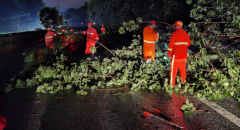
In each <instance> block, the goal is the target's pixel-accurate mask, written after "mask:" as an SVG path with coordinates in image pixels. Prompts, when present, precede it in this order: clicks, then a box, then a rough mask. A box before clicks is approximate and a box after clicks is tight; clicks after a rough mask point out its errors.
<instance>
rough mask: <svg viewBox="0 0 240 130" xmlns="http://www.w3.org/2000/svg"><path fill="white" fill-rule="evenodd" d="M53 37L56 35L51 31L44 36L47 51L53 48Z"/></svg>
mask: <svg viewBox="0 0 240 130" xmlns="http://www.w3.org/2000/svg"><path fill="white" fill-rule="evenodd" d="M54 36H56V34H55V33H54V32H53V31H51V30H49V31H48V32H47V33H46V35H45V43H46V47H48V48H49V49H52V48H53V37H54Z"/></svg>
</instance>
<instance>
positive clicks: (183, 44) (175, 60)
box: [167, 21, 191, 86]
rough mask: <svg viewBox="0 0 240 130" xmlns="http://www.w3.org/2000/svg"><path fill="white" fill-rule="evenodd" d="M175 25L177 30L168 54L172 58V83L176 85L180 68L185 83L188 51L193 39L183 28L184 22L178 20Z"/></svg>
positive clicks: (172, 37)
mask: <svg viewBox="0 0 240 130" xmlns="http://www.w3.org/2000/svg"><path fill="white" fill-rule="evenodd" d="M173 25H174V29H175V30H176V31H175V32H173V33H172V34H171V38H170V41H169V46H168V52H167V56H168V58H169V59H171V66H170V72H169V76H170V84H171V85H172V86H175V77H176V75H177V70H178V69H179V70H180V75H181V78H182V84H185V81H186V61H187V51H188V47H189V46H190V45H191V40H190V37H189V35H188V34H187V33H186V32H185V31H184V30H183V29H182V25H183V23H182V22H181V21H176V22H175V24H173Z"/></svg>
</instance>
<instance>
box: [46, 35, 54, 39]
mask: <svg viewBox="0 0 240 130" xmlns="http://www.w3.org/2000/svg"><path fill="white" fill-rule="evenodd" d="M48 38H53V36H49V37H45V39H48Z"/></svg>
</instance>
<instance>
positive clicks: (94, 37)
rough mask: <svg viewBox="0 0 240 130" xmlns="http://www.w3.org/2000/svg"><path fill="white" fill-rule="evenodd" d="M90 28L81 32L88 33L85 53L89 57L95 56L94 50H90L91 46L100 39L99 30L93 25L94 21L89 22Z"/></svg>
mask: <svg viewBox="0 0 240 130" xmlns="http://www.w3.org/2000/svg"><path fill="white" fill-rule="evenodd" d="M87 25H88V30H87V31H81V34H84V35H87V46H86V50H85V54H86V56H87V57H91V56H92V58H94V52H92V51H91V50H90V48H91V46H94V47H95V45H96V43H97V42H98V41H99V36H98V34H97V31H96V30H95V29H94V28H93V27H92V23H91V22H88V24H87Z"/></svg>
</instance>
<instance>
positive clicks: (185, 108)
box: [181, 99, 196, 115]
mask: <svg viewBox="0 0 240 130" xmlns="http://www.w3.org/2000/svg"><path fill="white" fill-rule="evenodd" d="M181 110H183V111H184V114H186V115H191V114H193V112H194V111H195V110H196V108H195V107H194V106H193V104H192V103H189V100H188V99H186V104H184V105H182V107H181Z"/></svg>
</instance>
